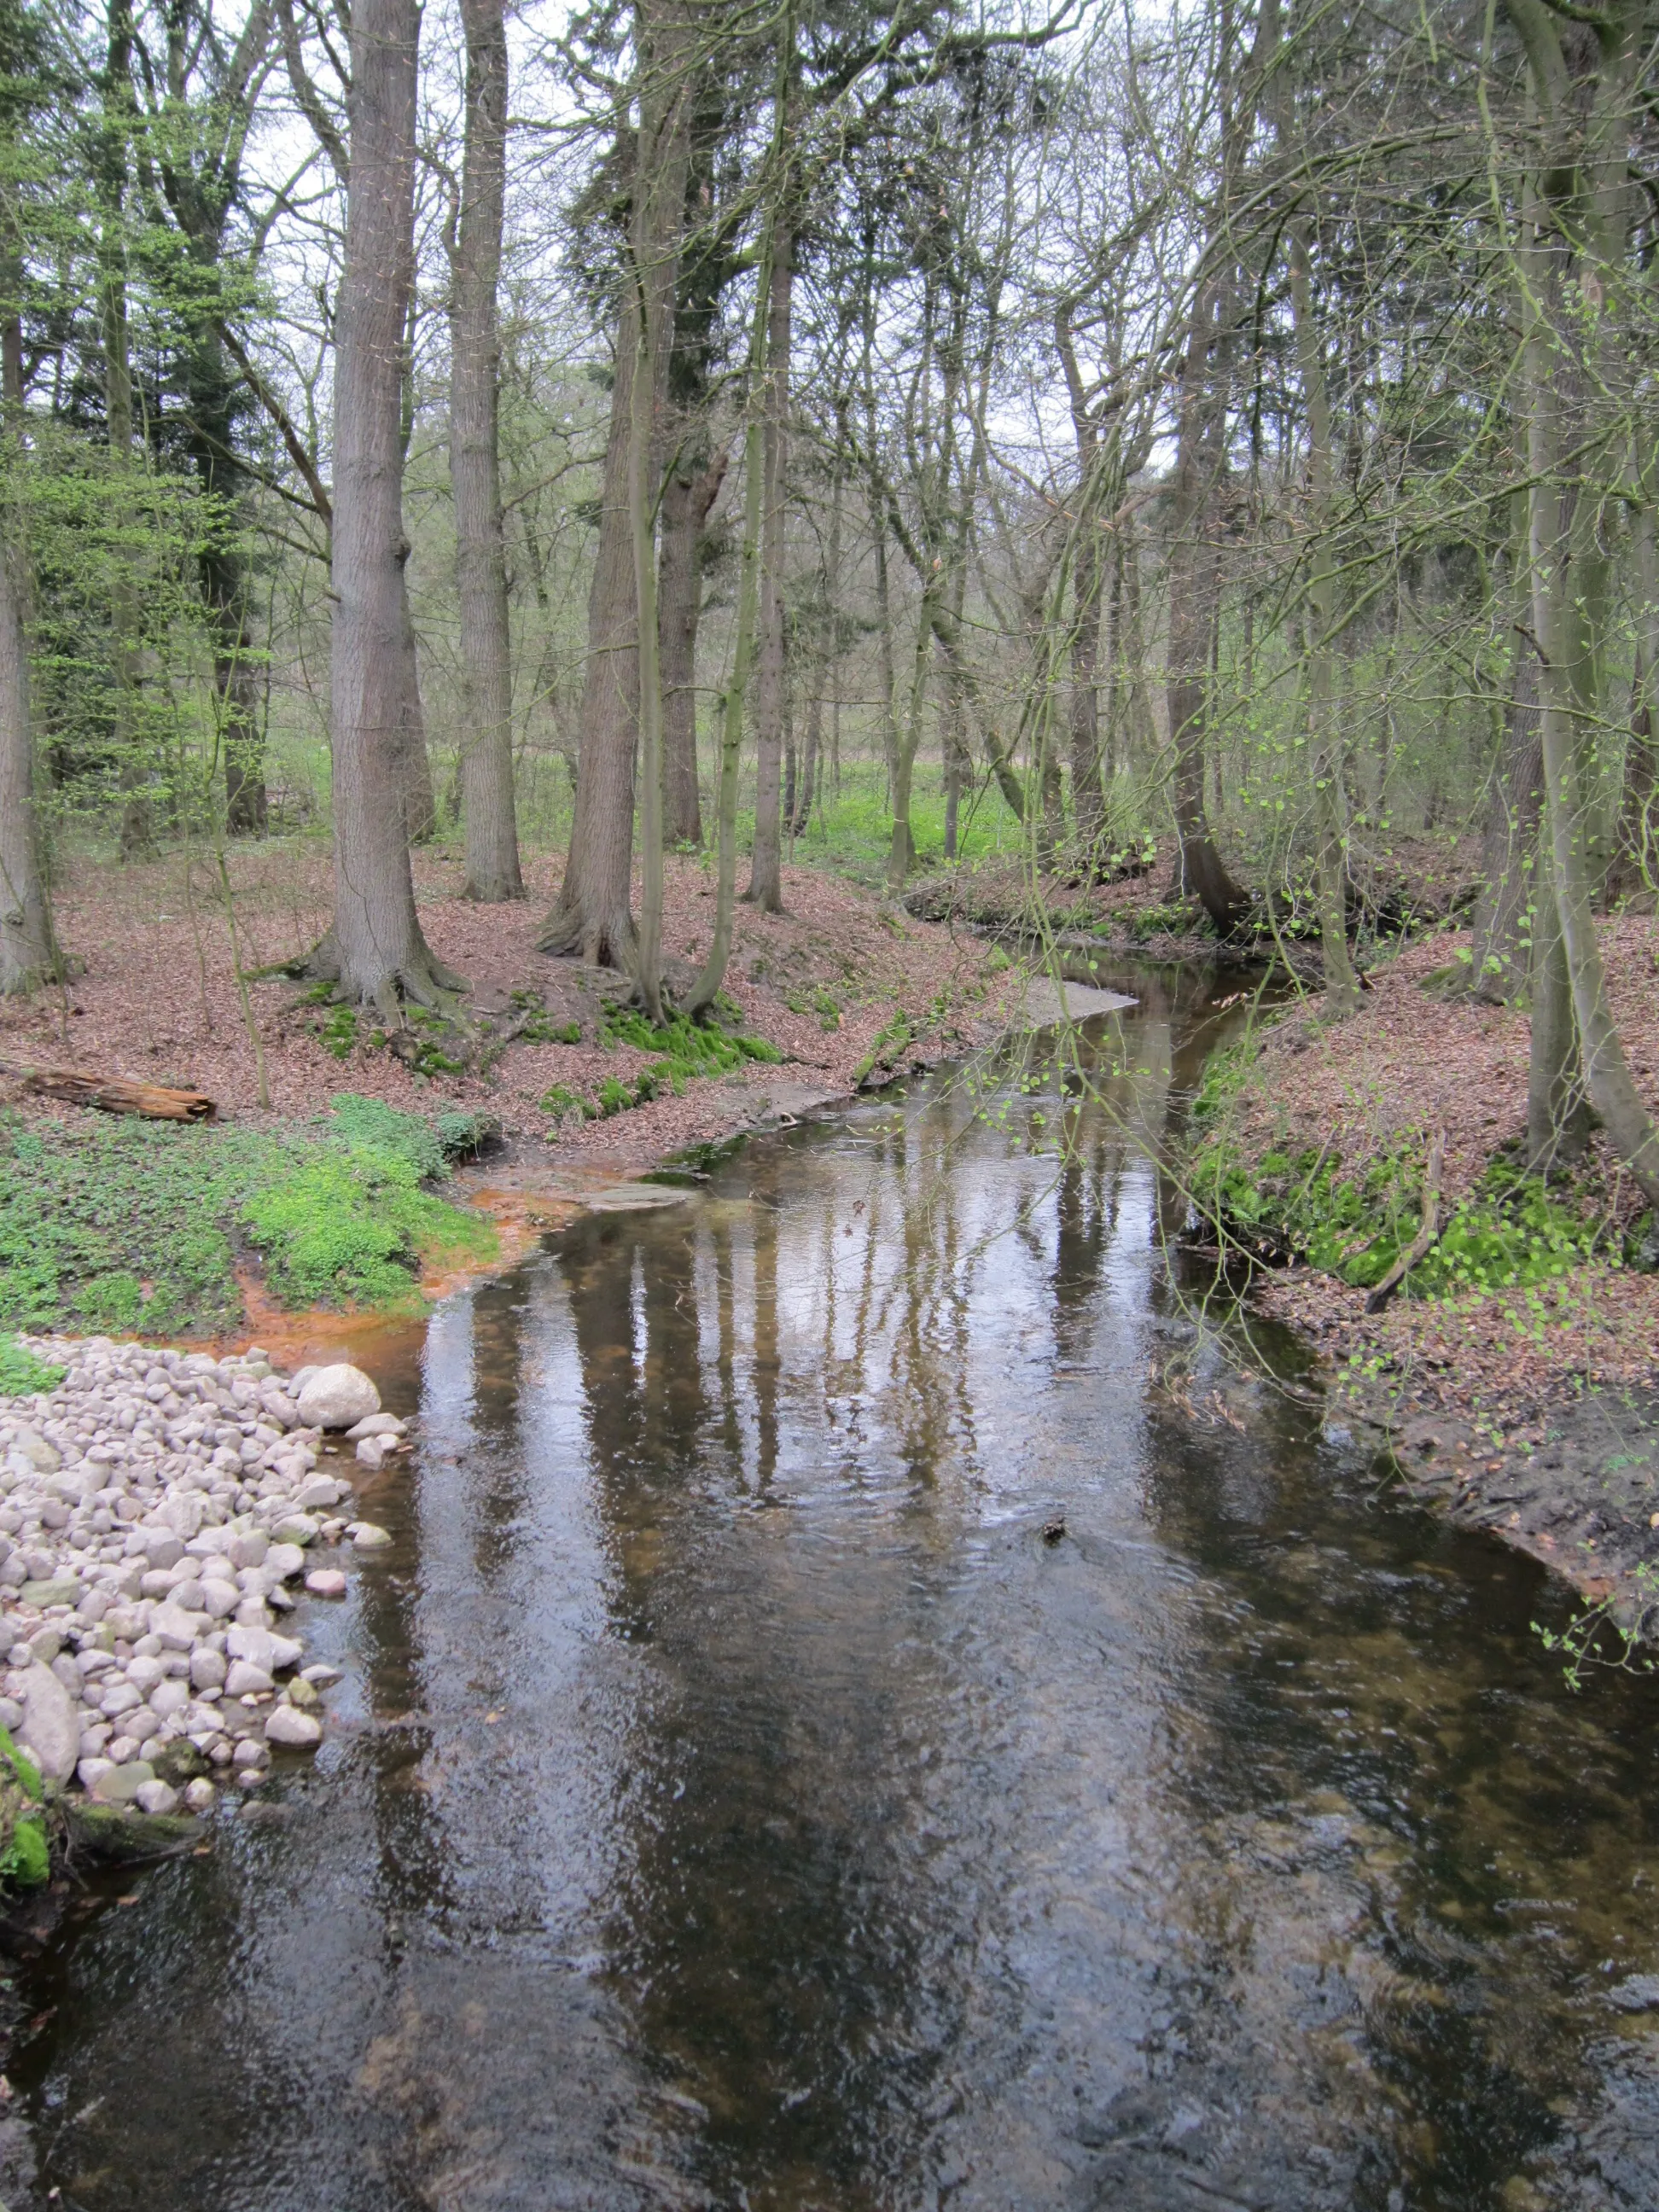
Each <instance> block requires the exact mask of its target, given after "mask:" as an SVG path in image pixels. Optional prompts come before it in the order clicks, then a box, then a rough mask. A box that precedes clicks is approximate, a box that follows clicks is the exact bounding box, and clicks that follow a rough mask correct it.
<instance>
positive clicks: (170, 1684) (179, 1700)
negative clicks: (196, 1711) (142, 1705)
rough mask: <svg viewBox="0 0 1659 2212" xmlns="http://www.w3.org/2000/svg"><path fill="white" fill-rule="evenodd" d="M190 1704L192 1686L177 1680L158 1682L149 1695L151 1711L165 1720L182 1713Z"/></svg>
mask: <svg viewBox="0 0 1659 2212" xmlns="http://www.w3.org/2000/svg"><path fill="white" fill-rule="evenodd" d="M189 1703H190V1685H189V1683H188V1682H181V1681H179V1680H176V1679H173V1680H167V1681H165V1682H158V1683H157V1684H156V1685H155V1688H154V1689H153V1690H152V1691H151V1692H150V1693H149V1709H150V1711H151V1712H153V1713H159V1714H160V1715H161V1718H162V1719H163V1720H167V1719H168V1718H169V1717H171V1716H172V1715H173V1714H174V1713H181V1712H183V1711H184V1710H185V1706H186V1705H188V1704H189Z"/></svg>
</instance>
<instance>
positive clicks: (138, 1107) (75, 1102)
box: [0, 1060, 218, 1121]
mask: <svg viewBox="0 0 1659 2212" xmlns="http://www.w3.org/2000/svg"><path fill="white" fill-rule="evenodd" d="M0 1073H4V1074H7V1075H15V1076H16V1077H18V1078H19V1079H21V1082H22V1084H23V1086H24V1088H25V1089H26V1090H28V1091H39V1092H40V1094H41V1096H42V1097H46V1098H64V1099H67V1100H68V1101H69V1103H70V1104H71V1105H72V1106H96V1107H98V1108H99V1109H100V1110H101V1111H102V1112H104V1113H106V1114H141V1115H143V1117H144V1119H145V1120H146V1121H211V1120H212V1119H213V1117H214V1115H215V1114H216V1112H217V1111H218V1109H217V1107H216V1105H215V1103H214V1102H213V1100H212V1099H211V1098H210V1097H207V1096H206V1095H205V1093H204V1092H202V1091H170V1090H168V1089H167V1086H166V1085H164V1084H160V1083H134V1082H131V1081H130V1080H129V1079H128V1078H127V1077H125V1075H77V1074H76V1072H75V1071H74V1069H72V1068H68V1067H33V1066H20V1065H19V1064H18V1063H17V1062H16V1061H15V1060H0Z"/></svg>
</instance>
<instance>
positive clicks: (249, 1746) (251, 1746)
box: [230, 1735, 265, 1767]
mask: <svg viewBox="0 0 1659 2212" xmlns="http://www.w3.org/2000/svg"><path fill="white" fill-rule="evenodd" d="M230 1763H231V1765H233V1766H237V1767H245V1766H263V1765H264V1763H265V1747H264V1744H262V1743H261V1742H260V1741H259V1739H258V1737H257V1736H252V1735H245V1736H244V1737H243V1738H242V1741H240V1743H239V1744H238V1745H237V1747H236V1748H235V1749H234V1751H233V1752H232V1753H231V1754H230Z"/></svg>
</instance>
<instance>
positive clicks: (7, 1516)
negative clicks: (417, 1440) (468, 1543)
mask: <svg viewBox="0 0 1659 2212" xmlns="http://www.w3.org/2000/svg"><path fill="white" fill-rule="evenodd" d="M22 1341H23V1342H24V1343H26V1344H27V1346H28V1348H29V1350H30V1351H32V1352H34V1353H35V1354H36V1355H37V1356H38V1357H39V1358H41V1359H43V1360H46V1361H48V1362H49V1363H50V1364H52V1365H53V1366H61V1367H62V1368H64V1370H65V1371H64V1378H63V1380H62V1382H61V1383H59V1384H58V1387H57V1389H53V1390H52V1391H49V1392H41V1393H40V1394H38V1395H35V1396H33V1397H24V1398H16V1399H11V1400H8V1401H3V1405H0V1653H3V1655H4V1657H5V1662H6V1671H5V1672H4V1674H0V1723H3V1724H4V1725H5V1726H6V1727H7V1728H8V1729H10V1730H11V1732H12V1734H13V1736H14V1738H15V1741H16V1742H17V1743H18V1744H19V1746H20V1747H21V1748H23V1749H24V1750H26V1751H27V1753H28V1754H29V1756H30V1757H31V1758H33V1759H34V1760H35V1762H36V1763H37V1764H38V1765H39V1766H40V1770H41V1772H42V1774H43V1776H44V1778H45V1779H46V1783H47V1784H48V1786H49V1787H56V1788H58V1789H70V1790H80V1791H81V1792H83V1793H84V1794H85V1796H88V1797H89V1798H90V1799H92V1800H93V1801H94V1802H100V1803H102V1804H106V1805H132V1806H136V1807H137V1808H138V1809H139V1811H141V1812H143V1813H146V1814H173V1813H176V1812H178V1811H179V1810H180V1809H187V1810H189V1811H191V1812H195V1813H200V1812H204V1811H206V1810H207V1809H208V1808H210V1806H211V1805H212V1804H213V1802H214V1800H215V1797H216V1795H217V1793H218V1790H220V1789H221V1788H222V1787H224V1786H225V1785H227V1784H232V1785H239V1786H240V1787H242V1788H250V1787H252V1786H253V1785H255V1784H258V1783H259V1782H261V1781H263V1780H264V1778H266V1777H267V1775H268V1774H269V1772H270V1763H271V1759H272V1756H273V1753H305V1752H309V1751H313V1750H314V1749H315V1748H316V1747H317V1745H318V1744H319V1742H320V1741H321V1740H322V1734H323V1715H322V1697H323V1693H324V1692H325V1691H326V1690H327V1688H328V1687H329V1686H330V1685H331V1683H332V1682H333V1681H335V1680H337V1670H336V1669H335V1668H331V1667H327V1666H322V1665H313V1666H307V1665H306V1664H305V1663H304V1661H305V1652H304V1647H303V1644H302V1643H301V1639H300V1638H298V1637H295V1636H293V1635H290V1634H289V1633H288V1632H287V1630H286V1626H279V1620H280V1617H281V1616H282V1615H283V1614H286V1613H289V1612H291V1611H292V1609H293V1607H294V1604H295V1597H294V1594H293V1589H292V1588H291V1586H292V1585H296V1584H299V1583H301V1581H303V1586H304V1587H305V1588H306V1589H308V1590H309V1591H310V1592H311V1593H312V1594H313V1595H315V1596H317V1597H319V1598H327V1597H337V1596H343V1595H344V1592H345V1588H346V1578H345V1576H344V1574H343V1572H342V1571H340V1569H339V1567H338V1565H335V1564H332V1563H331V1562H330V1560H329V1559H326V1558H325V1557H320V1556H319V1553H327V1552H328V1551H330V1550H331V1548H332V1547H338V1546H340V1545H342V1544H345V1545H347V1546H349V1547H353V1548H356V1549H357V1550H360V1551H363V1552H368V1551H374V1550H376V1549H379V1548H381V1547H384V1546H385V1545H386V1544H387V1543H388V1542H389V1541H391V1540H390V1538H389V1537H388V1536H387V1535H386V1531H385V1530H384V1529H381V1528H377V1527H375V1526H374V1525H373V1524H372V1523H370V1522H363V1521H360V1520H358V1519H356V1516H355V1513H354V1510H353V1504H352V1498H351V1490H350V1485H349V1479H348V1475H349V1473H356V1472H367V1471H368V1470H369V1469H371V1468H379V1467H380V1466H381V1465H383V1464H384V1462H385V1460H386V1455H387V1454H388V1453H391V1452H395V1451H398V1450H401V1449H404V1430H405V1425H404V1423H403V1422H402V1421H400V1420H398V1419H397V1418H396V1416H395V1415H393V1414H390V1413H382V1412H381V1411H380V1394H379V1392H378V1391H377V1390H376V1389H375V1387H374V1383H373V1382H372V1381H371V1380H370V1379H369V1377H368V1376H366V1375H363V1374H362V1373H361V1372H360V1371H359V1370H357V1369H356V1368H352V1367H347V1366H331V1367H325V1368H301V1369H300V1370H298V1371H297V1372H296V1373H295V1374H294V1375H291V1376H283V1375H281V1374H279V1373H278V1372H277V1371H276V1370H275V1369H273V1368H272V1366H271V1364H270V1360H269V1359H268V1358H266V1357H265V1356H264V1353H262V1352H260V1351H259V1350H258V1348H257V1347H255V1348H253V1349H252V1350H250V1351H248V1352H244V1353H241V1354H240V1355H239V1356H237V1357H234V1358H226V1359H216V1358H213V1357H212V1356H211V1355H210V1353H206V1352H185V1351H173V1350H159V1351H158V1350H157V1349H156V1348H155V1347H154V1346H150V1345H143V1344H130V1343H128V1344H123V1343H114V1342H112V1341H111V1340H109V1339H107V1338H105V1337H91V1338H87V1339H83V1340H71V1339H65V1338H59V1337H32V1338H25V1339H23V1340H22ZM330 1430H336V1431H338V1430H343V1431H345V1434H346V1437H347V1439H348V1440H349V1442H350V1443H354V1444H355V1446H356V1457H357V1462H360V1463H361V1464H360V1466H354V1465H353V1464H352V1463H351V1462H337V1471H336V1468H323V1467H322V1466H320V1465H319V1449H320V1447H321V1443H322V1439H323V1437H324V1434H325V1431H330Z"/></svg>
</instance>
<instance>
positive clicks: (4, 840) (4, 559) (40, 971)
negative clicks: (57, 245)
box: [0, 238, 62, 998]
mask: <svg viewBox="0 0 1659 2212" xmlns="http://www.w3.org/2000/svg"><path fill="white" fill-rule="evenodd" d="M6 244H7V247H8V251H7V252H6V253H5V258H4V263H3V278H0V282H3V285H4V300H5V309H4V313H3V316H0V470H3V471H4V472H5V477H6V478H9V476H10V473H11V471H13V470H14V469H15V467H16V466H17V464H18V459H19V455H18V452H17V421H18V417H19V415H20V414H21V410H22V404H23V380H22V362H23V347H22V332H21V327H20V324H19V318H18V313H17V307H16V302H17V301H18V300H19V298H20V297H21V293H22V289H23V270H22V257H21V253H20V252H17V250H16V246H15V238H14V239H9V240H7V241H6ZM18 491H19V487H16V486H15V485H14V484H13V483H10V482H9V481H5V480H3V479H0V997H3V998H10V997H13V996H15V994H18V993H21V992H25V991H29V990H32V989H33V987H34V986H35V985H36V984H37V983H41V982H46V981H50V980H51V979H52V977H54V976H56V975H59V974H61V972H62V963H61V961H60V959H59V957H58V945H57V940H56V938H55V937H54V935H53V933H52V907H51V903H50V902H49V900H48V898H47V896H46V870H45V868H44V866H43V865H42V860H41V853H40V821H39V818H38V817H37V815H36V812H35V804H34V723H33V714H31V712H30V706H29V654H28V619H27V617H28V605H29V598H30V590H29V556H28V533H27V522H26V520H25V518H24V516H23V514H22V513H21V499H20V497H19V496H18Z"/></svg>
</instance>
